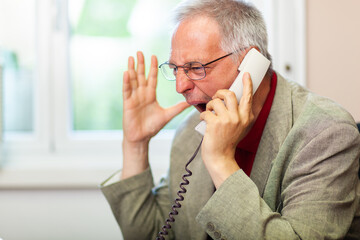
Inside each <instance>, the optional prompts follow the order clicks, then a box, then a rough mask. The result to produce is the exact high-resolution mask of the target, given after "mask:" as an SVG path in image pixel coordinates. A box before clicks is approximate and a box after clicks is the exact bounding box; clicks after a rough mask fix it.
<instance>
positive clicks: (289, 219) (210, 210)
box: [197, 124, 360, 240]
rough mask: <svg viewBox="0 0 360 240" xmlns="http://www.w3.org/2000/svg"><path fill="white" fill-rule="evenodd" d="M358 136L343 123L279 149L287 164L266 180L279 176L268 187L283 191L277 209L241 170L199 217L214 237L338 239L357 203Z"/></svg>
mask: <svg viewBox="0 0 360 240" xmlns="http://www.w3.org/2000/svg"><path fill="white" fill-rule="evenodd" d="M339 136H345V137H339ZM359 142H360V136H359V133H358V132H357V131H355V129H354V127H353V126H352V125H349V124H347V125H345V126H344V124H343V125H342V126H340V125H338V126H335V127H334V128H333V129H326V130H324V131H322V132H321V133H319V134H318V135H317V136H316V137H315V138H313V139H311V140H310V141H308V142H307V143H303V144H302V146H301V147H299V149H298V150H296V151H294V149H292V150H289V151H288V152H291V154H289V155H287V154H286V152H285V151H284V152H282V154H283V155H284V156H282V157H284V158H291V159H289V165H288V167H287V168H286V170H284V171H282V172H281V174H280V175H282V176H281V177H279V176H277V177H276V178H275V177H274V178H272V176H271V174H270V176H269V180H268V183H269V181H281V183H280V186H281V187H280V188H279V189H272V191H275V192H276V191H279V193H278V195H279V194H280V196H281V206H279V207H278V209H271V208H270V207H269V206H268V205H267V203H266V202H265V201H264V199H263V198H262V197H261V196H260V195H259V191H258V189H257V187H256V185H255V184H254V183H253V182H252V181H251V179H250V178H249V177H247V176H246V175H245V173H244V172H243V171H242V170H239V171H237V172H236V173H234V174H233V175H232V176H230V177H229V178H228V179H227V180H226V181H225V182H224V183H223V184H222V185H221V186H220V187H219V189H217V191H216V192H215V194H214V195H213V196H212V197H211V199H210V200H209V201H208V202H207V204H206V205H205V207H204V208H203V209H202V210H201V212H200V213H199V214H198V216H197V221H198V222H199V223H200V224H201V225H202V226H203V228H204V229H206V231H207V233H208V234H209V235H210V236H211V237H213V238H214V239H217V238H220V237H222V238H224V239H247V240H250V239H287V240H290V239H342V238H344V236H345V235H346V233H347V231H348V229H349V227H350V225H351V222H352V219H353V217H354V214H355V211H356V208H357V207H358V204H359V194H360V193H359V192H360V184H359V179H358V177H357V171H358V169H359ZM284 147H286V148H290V146H284ZM294 152H295V154H294ZM276 161H277V159H276V160H275V161H274V162H273V165H272V169H274V168H276V166H275V165H276V164H277V163H276ZM278 169H281V167H278Z"/></svg>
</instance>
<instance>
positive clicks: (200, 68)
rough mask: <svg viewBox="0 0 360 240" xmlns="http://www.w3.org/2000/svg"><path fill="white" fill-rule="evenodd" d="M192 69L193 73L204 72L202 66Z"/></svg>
mask: <svg viewBox="0 0 360 240" xmlns="http://www.w3.org/2000/svg"><path fill="white" fill-rule="evenodd" d="M190 69H191V71H193V72H194V73H200V72H202V71H203V67H201V66H198V67H191V68H190Z"/></svg>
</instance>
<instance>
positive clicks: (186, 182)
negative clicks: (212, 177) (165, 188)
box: [156, 139, 203, 240]
mask: <svg viewBox="0 0 360 240" xmlns="http://www.w3.org/2000/svg"><path fill="white" fill-rule="evenodd" d="M202 141H203V139H201V141H200V144H199V146H198V147H197V148H196V150H195V152H194V154H193V155H192V156H191V158H190V159H189V161H188V162H187V163H186V165H185V170H186V172H187V173H185V174H184V175H183V176H182V179H183V182H181V183H180V189H181V190H179V191H178V192H177V195H178V196H179V197H178V198H176V199H175V201H174V202H175V204H174V205H172V207H171V209H172V211H171V212H170V213H169V218H168V219H166V221H165V225H164V226H163V227H162V228H161V230H162V231H160V232H159V233H158V236H157V238H156V240H165V237H164V236H166V235H168V234H169V233H168V231H167V230H168V229H170V228H171V223H173V222H175V218H174V216H175V215H178V214H179V212H178V211H177V210H176V209H179V208H181V203H180V202H182V201H184V196H183V194H185V193H186V191H187V190H186V188H185V187H184V186H186V185H189V183H190V182H189V180H188V179H187V177H190V176H191V175H192V172H191V171H190V170H189V169H188V166H189V164H190V163H191V162H192V161H193V160H194V158H195V157H196V155H197V154H198V152H199V150H200V147H201V144H202Z"/></svg>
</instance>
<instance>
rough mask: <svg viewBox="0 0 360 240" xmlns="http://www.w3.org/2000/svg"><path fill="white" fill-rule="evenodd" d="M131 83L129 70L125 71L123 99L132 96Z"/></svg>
mask: <svg viewBox="0 0 360 240" xmlns="http://www.w3.org/2000/svg"><path fill="white" fill-rule="evenodd" d="M131 89H132V87H131V83H130V76H129V72H128V71H125V72H124V75H123V99H124V100H126V99H128V98H130V96H131Z"/></svg>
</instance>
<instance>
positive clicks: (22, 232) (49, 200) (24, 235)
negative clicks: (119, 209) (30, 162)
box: [0, 189, 123, 240]
mask: <svg viewBox="0 0 360 240" xmlns="http://www.w3.org/2000/svg"><path fill="white" fill-rule="evenodd" d="M1 238H2V239H3V240H65V239H66V240H85V239H86V240H100V239H101V240H115V239H116V240H121V239H123V238H122V236H121V232H120V229H119V227H118V226H117V224H116V221H115V218H114V217H113V215H112V213H111V210H110V208H109V206H108V204H107V202H106V200H105V198H104V197H103V196H102V194H101V192H100V190H98V189H93V190H81V189H79V190H68V189H63V190H31V189H29V190H1V191H0V239H1Z"/></svg>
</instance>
